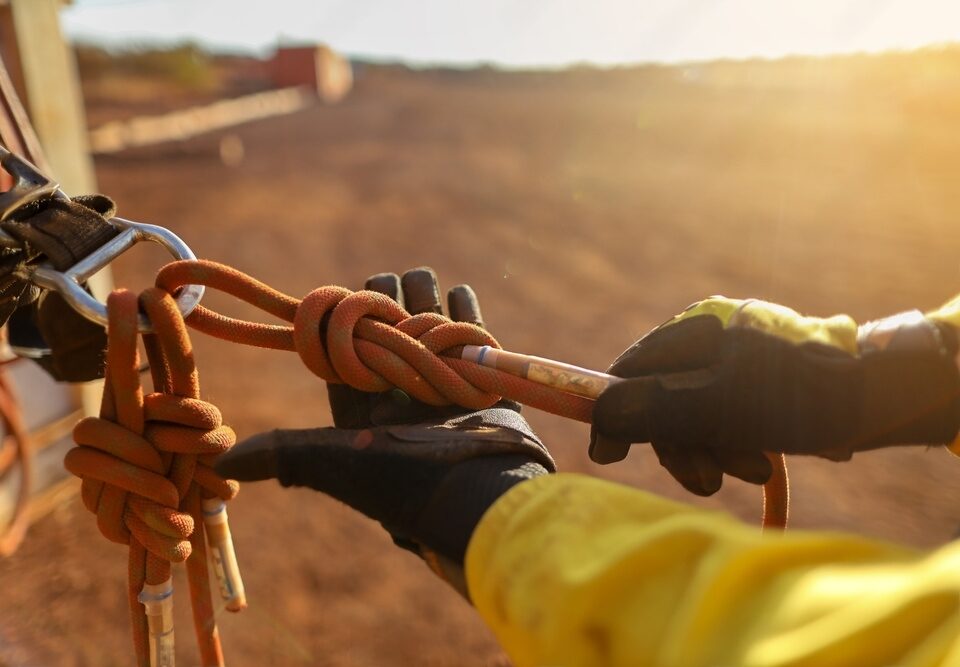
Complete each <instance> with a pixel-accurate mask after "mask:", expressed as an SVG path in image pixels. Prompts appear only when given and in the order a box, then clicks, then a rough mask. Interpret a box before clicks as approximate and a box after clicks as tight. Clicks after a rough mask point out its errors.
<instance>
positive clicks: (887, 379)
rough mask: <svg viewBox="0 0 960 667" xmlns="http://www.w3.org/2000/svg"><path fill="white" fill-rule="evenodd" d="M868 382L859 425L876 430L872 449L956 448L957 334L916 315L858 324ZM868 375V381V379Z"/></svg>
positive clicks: (959, 412) (959, 400)
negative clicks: (905, 446)
mask: <svg viewBox="0 0 960 667" xmlns="http://www.w3.org/2000/svg"><path fill="white" fill-rule="evenodd" d="M857 340H858V344H859V349H860V354H861V356H862V358H863V360H864V365H865V372H866V374H867V376H868V377H867V379H866V382H865V387H866V388H867V391H868V392H870V391H871V389H874V390H875V391H873V392H871V393H872V394H873V395H872V396H871V395H869V394H868V396H867V397H866V401H865V406H866V408H867V410H868V412H867V413H866V414H865V415H864V419H865V421H864V423H865V425H866V426H867V427H868V428H869V425H870V424H871V423H873V424H876V425H879V426H881V432H880V433H879V434H877V437H876V438H875V439H874V440H873V442H872V443H871V444H874V443H876V444H878V445H880V444H890V443H895V442H911V443H929V444H945V443H951V442H952V443H954V444H953V445H951V448H952V450H953V449H955V448H956V447H957V435H958V430H960V368H958V359H957V347H958V346H957V334H956V330H955V329H954V328H953V327H951V326H950V325H948V324H945V323H942V322H937V321H934V320H931V319H929V318H927V317H925V316H924V315H923V314H922V313H921V312H920V311H916V310H914V311H908V312H904V313H899V314H897V315H893V316H891V317H887V318H884V319H882V320H875V321H873V322H868V323H866V324H864V325H862V326H861V327H860V329H859V331H858V336H857ZM870 376H872V377H870Z"/></svg>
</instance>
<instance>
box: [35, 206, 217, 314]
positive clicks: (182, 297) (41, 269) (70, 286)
mask: <svg viewBox="0 0 960 667" xmlns="http://www.w3.org/2000/svg"><path fill="white" fill-rule="evenodd" d="M110 222H112V223H113V224H115V225H118V226H120V227H122V228H123V231H122V232H120V233H119V234H118V235H117V236H114V237H113V238H112V239H111V240H110V241H108V242H107V243H106V244H104V245H102V246H100V247H99V248H98V249H96V250H94V251H93V252H92V253H90V254H89V255H87V256H86V257H84V258H83V259H82V260H80V261H79V262H77V263H76V264H74V265H73V266H72V267H70V268H69V269H67V270H66V271H57V270H56V269H54V268H53V267H51V266H49V265H45V264H40V265H36V266H23V267H21V268H20V269H18V270H17V276H18V277H19V278H22V279H24V280H27V281H29V282H31V283H33V284H34V285H37V286H39V287H42V288H44V289H48V290H55V291H57V292H59V293H60V296H62V297H63V298H64V299H65V300H66V301H67V303H69V304H70V305H71V306H73V308H74V309H75V310H76V311H77V312H78V313H80V314H81V315H83V316H84V317H86V318H87V319H89V320H93V321H94V322H99V323H100V324H103V325H106V324H107V306H106V305H105V304H104V303H101V302H100V301H98V300H97V299H96V298H95V297H94V296H93V295H92V294H90V293H89V292H88V291H87V290H86V289H84V288H83V283H85V282H86V281H87V280H88V279H89V278H90V276H92V275H93V274H95V273H96V272H97V271H99V270H100V269H102V268H103V267H105V266H107V265H108V264H110V262H112V261H113V260H115V259H116V258H117V257H119V256H120V255H122V254H123V253H124V252H126V251H127V250H129V249H130V248H131V247H133V246H134V245H136V244H137V243H140V242H141V241H150V242H152V243H157V244H159V245H161V246H163V247H164V248H166V249H167V250H168V251H169V252H170V254H171V255H172V256H173V257H174V258H176V259H196V258H197V257H196V255H194V254H193V251H192V250H190V248H189V246H187V244H186V243H184V242H183V240H181V239H180V237H179V236H177V235H176V234H174V233H173V232H171V231H170V230H169V229H166V228H164V227H158V226H157V225H147V224H144V223H142V222H134V221H133V220H127V219H125V218H110ZM204 289H205V288H204V286H203V285H185V286H184V287H183V288H182V289H181V290H180V292H179V293H178V294H177V295H176V297H175V299H176V302H177V308H178V309H179V310H180V313H181V314H182V315H183V316H184V317H187V316H188V315H189V314H190V313H192V312H193V309H194V308H196V307H197V304H199V303H200V299H202V298H203V292H204ZM139 329H140V332H141V333H152V332H153V327H152V325H151V324H150V321H149V320H148V319H147V318H146V316H145V315H143V314H141V315H140V326H139Z"/></svg>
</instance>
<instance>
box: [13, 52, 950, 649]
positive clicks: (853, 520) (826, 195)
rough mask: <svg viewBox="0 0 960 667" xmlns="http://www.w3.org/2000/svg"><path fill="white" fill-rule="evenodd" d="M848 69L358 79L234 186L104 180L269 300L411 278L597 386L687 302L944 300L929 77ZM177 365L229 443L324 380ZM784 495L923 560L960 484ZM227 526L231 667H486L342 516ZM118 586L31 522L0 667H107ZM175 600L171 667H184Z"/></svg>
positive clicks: (187, 172) (157, 160)
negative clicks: (474, 306) (469, 305)
mask: <svg viewBox="0 0 960 667" xmlns="http://www.w3.org/2000/svg"><path fill="white" fill-rule="evenodd" d="M777 67H780V69H777ZM878 67H879V66H878ZM845 68H847V69H845ZM881 71H884V72H885V71H886V70H881ZM898 71H900V70H898ZM871 72H873V70H870V68H866V69H864V68H863V67H860V68H859V69H858V67H853V66H851V65H850V64H849V63H846V64H845V63H821V64H814V65H804V64H803V63H800V64H797V63H788V64H784V65H780V66H774V65H768V66H763V67H758V68H757V71H756V72H753V71H752V70H750V69H749V68H746V67H744V68H740V69H737V68H736V67H732V66H729V67H727V68H687V69H658V70H653V71H649V72H647V73H630V72H626V73H620V74H607V75H597V74H595V73H590V72H580V73H578V74H576V75H521V74H514V75H507V74H496V73H491V72H481V73H476V74H436V73H409V72H405V71H401V70H366V71H363V72H360V76H359V77H358V86H357V89H356V91H355V92H354V93H353V94H352V96H351V97H349V98H348V100H347V101H346V102H345V103H343V104H342V105H340V106H337V107H316V108H313V109H310V110H308V111H305V112H302V113H300V114H297V115H295V116H290V117H285V118H281V119H276V120H269V121H263V122H259V123H256V124H251V125H248V126H244V127H241V128H238V129H237V130H235V134H236V135H237V136H239V137H240V138H241V139H242V142H243V145H244V147H245V159H244V161H243V162H242V164H241V165H240V166H239V167H234V168H231V167H227V166H224V165H223V164H222V163H221V162H220V160H219V157H218V153H217V150H216V149H217V145H218V141H219V137H207V138H203V139H200V140H197V141H195V142H193V143H191V144H189V145H187V146H179V147H178V146H165V147H158V148H154V149H150V150H140V151H137V152H135V153H128V154H125V155H123V156H122V157H114V158H109V159H101V160H99V161H98V163H97V169H98V175H99V179H100V184H101V187H102V189H103V191H105V192H107V193H109V194H111V195H112V196H113V197H115V198H116V199H117V201H118V202H119V203H120V206H121V212H122V214H124V215H125V216H128V217H132V218H135V219H140V220H144V221H149V222H155V223H158V224H162V225H166V226H168V227H170V228H171V229H173V230H175V231H176V232H177V233H178V234H180V235H181V236H182V237H183V238H184V239H186V240H187V241H188V242H189V243H190V244H191V245H192V246H193V248H194V250H195V251H196V252H197V254H198V255H200V256H203V257H208V258H211V259H216V260H220V261H224V262H228V263H230V264H233V265H235V266H237V267H239V268H241V269H243V270H245V271H248V272H250V273H252V274H254V275H256V276H257V277H259V278H261V279H262V280H265V281H266V282H268V283H271V284H273V285H275V286H276V287H278V288H280V289H282V290H284V291H286V292H288V293H290V294H294V295H303V294H305V293H306V292H308V291H309V290H310V289H312V288H313V287H315V286H318V285H321V284H326V283H341V284H345V285H347V286H352V287H357V286H359V285H360V284H362V281H363V279H364V278H365V277H366V276H367V275H369V274H372V273H375V272H380V271H386V270H393V271H403V270H404V269H406V268H409V267H413V266H417V265H420V264H430V265H432V266H433V267H435V268H436V269H437V270H438V272H439V274H440V276H441V279H442V280H444V281H446V286H450V285H452V284H454V283H455V282H469V283H471V284H472V285H474V287H475V288H476V289H477V291H478V292H479V294H480V296H481V298H482V300H483V304H484V309H485V310H484V313H485V315H486V319H487V321H488V323H489V324H490V327H491V329H492V330H493V331H494V333H495V334H498V336H499V338H500V341H501V342H502V343H503V344H504V346H506V347H508V348H512V349H516V350H518V351H528V352H535V353H538V354H541V355H544V356H550V357H555V358H559V359H563V360H567V361H570V362H573V363H578V364H581V365H585V366H590V367H595V368H602V367H604V366H605V365H606V364H607V363H608V362H609V361H610V360H611V359H612V358H613V357H614V356H615V355H616V354H617V353H618V352H619V351H620V350H621V349H622V348H623V347H625V346H626V345H628V344H629V343H630V342H631V341H632V340H633V339H634V338H635V337H637V336H638V335H639V334H641V333H642V332H644V331H646V330H647V329H649V328H650V327H652V326H653V325H655V324H657V323H659V322H660V321H662V320H664V319H666V318H667V317H669V316H670V315H672V314H673V313H675V312H677V311H678V310H680V309H682V308H683V307H684V306H686V305H687V304H688V303H690V302H692V301H694V300H696V299H699V298H702V297H704V296H706V295H709V294H714V293H724V294H727V295H731V296H755V297H762V298H767V299H770V300H774V301H779V302H784V303H787V304H789V305H792V306H794V307H795V308H797V309H799V310H802V311H805V312H808V313H810V314H817V315H829V314H832V313H836V312H848V313H850V314H852V315H853V316H855V317H857V318H870V317H875V316H881V315H885V314H889V313H893V312H896V311H898V310H902V309H906V308H911V307H919V308H930V307H933V306H935V305H937V304H938V303H939V302H941V301H943V300H945V299H947V298H948V297H950V296H951V295H952V294H954V293H955V292H957V290H958V288H960V271H958V267H960V262H958V251H957V248H958V247H960V246H958V242H960V228H958V227H957V225H956V224H955V220H956V218H957V216H958V214H960V198H958V195H957V193H958V192H960V187H958V186H960V163H958V162H957V161H956V156H957V155H958V152H957V149H958V148H960V134H958V133H957V131H956V125H955V123H954V122H953V120H952V118H953V115H952V113H951V112H950V109H956V108H957V105H956V102H955V100H954V99H953V97H951V96H952V95H954V93H952V92H950V91H949V89H948V88H945V87H940V85H939V83H938V82H939V79H936V77H935V76H934V75H935V74H936V72H935V73H934V74H933V75H931V76H932V77H933V78H932V79H929V80H928V79H923V80H922V81H920V82H919V83H918V82H917V80H915V78H913V77H912V76H910V73H909V71H908V72H906V73H904V74H903V75H902V76H900V77H899V78H897V77H893V78H889V77H884V76H877V75H876V72H873V74H871ZM931 81H932V83H931ZM161 259H162V256H161V255H160V254H151V253H141V254H139V255H136V256H131V257H130V258H128V259H127V260H126V261H123V262H120V263H119V264H118V265H117V266H116V279H117V282H118V283H119V284H123V285H131V286H142V285H146V284H147V283H149V282H150V280H151V277H152V274H153V272H154V270H155V268H156V266H158V264H159V262H160V261H161ZM138 262H139V263H138ZM209 302H210V303H211V304H213V305H215V306H217V307H222V308H223V309H224V310H228V311H229V312H231V313H235V314H239V315H242V316H256V314H255V313H254V312H253V311H252V310H250V309H248V308H246V307H243V306H240V305H236V304H233V303H231V302H230V301H228V300H227V299H220V298H215V297H213V296H212V297H211V298H210V299H209ZM195 343H196V348H197V357H198V359H199V364H200V368H201V372H202V382H203V388H204V392H205V394H206V396H207V397H208V398H210V399H211V400H213V401H214V402H216V403H217V404H218V405H220V407H221V408H222V410H223V412H224V413H225V415H226V416H227V418H228V421H229V422H230V423H231V424H232V425H233V426H234V427H235V428H236V430H237V431H238V433H239V434H240V435H241V437H243V436H248V435H251V434H253V433H255V432H257V431H259V430H262V429H268V428H272V427H275V426H287V427H299V426H311V425H316V424H327V423H329V421H330V417H329V412H328V409H327V406H326V401H325V390H324V386H323V383H322V382H319V381H317V380H316V379H315V378H314V377H313V376H311V375H310V374H309V373H308V372H306V371H305V369H303V367H302V366H301V365H300V363H299V362H298V361H297V359H296V358H295V357H294V356H293V355H291V354H285V353H278V352H268V351H262V350H257V349H245V348H241V347H236V346H229V345H227V344H225V343H222V342H219V341H216V340H212V339H209V338H205V337H203V336H201V335H199V334H198V335H196V337H195ZM528 413H529V419H530V421H531V422H532V423H533V425H534V426H535V428H537V429H538V430H539V431H540V432H541V434H542V435H543V436H544V439H545V440H546V441H547V442H548V443H549V444H550V446H551V447H552V449H553V451H554V452H555V454H556V455H557V458H558V460H559V462H560V464H561V465H562V467H563V468H564V469H566V470H579V471H584V472H589V473H591V474H595V475H600V476H604V477H608V478H611V479H616V480H620V481H623V482H626V483H629V484H633V485H636V486H640V487H643V488H647V489H653V490H655V491H658V492H661V493H664V494H666V495H669V496H672V497H676V498H683V499H685V500H690V501H691V502H700V503H702V504H705V505H709V506H714V507H716V506H723V507H726V508H729V509H730V510H732V511H734V512H736V513H737V514H739V515H741V516H743V517H744V518H745V519H746V520H748V521H750V522H755V521H756V520H757V517H758V515H759V509H760V507H759V500H760V496H759V491H758V490H756V489H754V488H748V487H747V486H746V485H744V484H742V483H737V482H728V483H727V484H726V486H725V488H724V489H723V490H722V491H721V492H720V493H719V494H718V495H717V496H716V497H714V498H712V499H709V500H705V501H704V500H696V499H693V498H691V497H690V496H687V495H686V494H685V493H684V492H683V491H682V490H681V489H679V487H677V486H675V485H674V484H673V483H672V481H671V480H670V479H669V477H668V476H667V475H666V474H665V473H664V472H662V471H661V470H660V469H659V467H658V465H657V464H656V461H655V459H654V458H653V457H652V456H651V454H650V452H649V451H648V450H647V449H646V448H644V447H637V448H635V451H634V452H633V453H632V454H631V456H630V457H629V459H628V460H627V461H626V462H624V463H622V464H620V465H617V466H614V467H610V468H600V467H597V466H594V465H592V464H591V463H589V461H588V459H587V456H586V441H587V431H586V428H585V427H584V426H582V425H579V424H572V423H568V422H564V421H562V420H559V419H556V418H553V417H550V416H546V415H543V414H539V413H536V412H534V411H532V410H531V411H528ZM791 475H792V480H793V492H794V504H793V517H794V526H796V527H813V526H816V527H825V528H842V529H847V530H855V531H858V532H862V533H865V534H869V535H875V536H879V537H882V538H885V539H890V540H895V541H898V542H904V543H908V544H913V545H920V546H931V545H936V544H939V543H942V542H944V541H946V540H948V539H949V538H950V537H951V535H953V534H954V532H955V530H956V528H957V524H958V518H960V517H958V515H957V511H956V507H957V506H958V501H960V486H958V484H957V479H958V478H960V461H954V460H949V457H948V456H947V455H946V454H944V453H943V452H939V451H924V450H921V449H911V450H904V451H899V452H886V453H876V454H870V455H864V456H858V457H857V459H856V460H855V461H853V462H852V463H849V464H845V465H833V464H827V463H819V462H816V461H809V460H797V459H794V460H792V461H791ZM230 512H231V521H232V525H233V530H234V535H235V539H236V544H237V548H238V551H239V556H240V559H241V566H242V569H243V573H244V578H245V581H246V585H247V590H248V593H249V597H250V604H251V606H250V609H249V610H248V611H247V612H245V613H243V614H240V615H237V616H233V615H229V614H223V615H221V617H220V630H221V633H222V636H223V640H224V646H225V650H226V653H227V656H228V659H229V663H230V664H231V665H314V664H315V665H406V664H426V665H431V664H433V665H440V664H443V665H490V664H502V663H503V662H504V658H503V657H502V655H501V652H500V650H499V649H498V647H497V645H496V643H495V641H494V640H493V638H492V636H491V635H490V634H489V632H488V631H487V630H486V629H485V628H484V626H483V624H482V622H481V621H480V620H479V618H478V617H477V616H476V615H475V614H474V613H473V611H472V610H471V609H470V608H469V607H468V606H467V605H466V604H464V603H463V602H462V601H460V600H459V599H458V598H457V597H456V596H455V595H454V594H452V593H451V592H449V591H447V590H446V589H445V587H444V586H443V585H442V584H441V583H439V582H438V581H436V580H435V579H434V578H433V577H432V575H430V574H429V573H428V571H427V570H426V568H424V567H423V566H422V565H421V564H420V563H419V562H418V561H417V560H416V559H415V558H414V557H412V556H410V555H409V554H407V553H405V552H401V551H399V550H396V549H394V548H392V547H391V545H390V543H389V540H388V539H387V537H386V536H385V535H384V534H383V533H382V531H381V530H380V529H379V527H377V526H376V525H372V524H371V523H370V522H368V521H365V520H363V519H362V518H360V517H358V516H356V515H354V514H353V513H352V512H350V511H347V510H345V509H344V508H342V507H340V506H339V505H337V503H335V502H333V501H330V500H328V499H326V498H324V497H321V496H319V495H315V494H313V493H310V492H306V491H284V490H281V489H279V488H276V487H274V486H273V485H270V484H261V485H247V486H246V487H244V489H243V490H242V492H241V495H240V497H239V498H238V499H237V500H236V501H235V502H234V503H233V504H232V505H231V508H230ZM125 561H126V557H125V554H124V550H123V549H122V548H120V547H118V546H116V545H113V544H111V543H108V542H107V541H106V540H104V539H103V538H102V537H101V536H100V535H99V534H98V533H97V530H96V527H95V523H94V520H93V518H92V517H91V516H89V515H87V514H86V513H85V512H84V511H82V509H81V507H80V504H79V502H76V503H73V504H70V505H68V506H65V507H63V508H62V509H60V510H59V511H57V512H56V513H55V514H53V515H52V516H50V517H48V518H46V519H45V520H43V521H42V522H40V523H39V524H38V525H36V526H35V527H34V528H33V530H32V533H31V536H30V537H29V539H28V540H27V543H26V544H25V545H24V547H23V548H22V549H21V551H20V552H19V553H18V554H16V555H15V556H14V557H12V558H10V559H7V560H6V561H4V562H2V563H0V590H3V591H4V604H3V605H2V606H0V628H2V631H0V644H2V645H3V646H5V647H6V648H7V649H9V651H8V653H9V654H10V655H11V656H16V655H17V647H21V648H22V651H21V653H20V655H21V658H16V657H11V658H9V659H10V660H11V661H12V662H14V663H16V660H18V659H19V660H20V662H21V663H22V664H38V665H54V664H56V665H61V664H62V665H91V666H92V665H97V666H105V665H126V664H129V663H130V650H131V649H130V645H129V643H130V640H129V636H128V629H127V624H128V621H127V616H126V610H125V606H124V597H123V595H124V593H123V591H124V586H125V583H124V581H125ZM179 576H181V579H180V580H179V581H178V588H177V590H178V595H179V599H178V619H177V622H178V624H179V625H178V633H179V634H178V652H179V655H180V658H179V662H178V664H182V665H193V664H196V652H195V648H194V642H193V639H192V637H191V630H190V624H189V620H188V616H187V609H188V604H187V596H186V592H185V591H186V587H185V585H182V584H183V583H184V582H183V580H182V574H181V575H179ZM27 655H32V656H33V657H32V658H28V657H24V656H27Z"/></svg>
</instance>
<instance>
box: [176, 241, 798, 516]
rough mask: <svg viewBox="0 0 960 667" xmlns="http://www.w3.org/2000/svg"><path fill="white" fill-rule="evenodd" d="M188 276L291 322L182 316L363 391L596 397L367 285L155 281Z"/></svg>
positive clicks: (184, 267)
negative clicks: (490, 355) (539, 377)
mask: <svg viewBox="0 0 960 667" xmlns="http://www.w3.org/2000/svg"><path fill="white" fill-rule="evenodd" d="M188 284H199V285H205V286H207V287H211V288H214V289H218V290H221V291H224V292H226V293H228V294H231V295H232V296H234V297H236V298H238V299H240V300H242V301H245V302H247V303H249V304H251V305H254V306H256V307H258V308H260V309H262V310H264V311H266V312H267V313H270V314H271V315H273V316H275V317H277V318H279V319H281V320H284V321H286V322H288V323H290V324H291V325H292V326H291V325H273V324H262V323H258V322H249V321H245V320H239V319H234V318H231V317H227V316H225V315H222V314H220V313H217V312H214V311H212V310H209V309H207V308H205V307H203V306H198V307H197V308H196V309H195V310H194V311H193V312H192V313H191V314H190V315H189V316H188V317H187V319H186V321H187V324H189V325H190V326H191V327H193V328H195V329H197V330H199V331H202V332H204V333H207V334H209V335H211V336H215V337H217V338H221V339H223V340H228V341H232V342H237V343H242V344H245V345H253V346H257V347H265V348H271V349H276V350H290V351H295V352H296V353H297V354H298V355H300V358H301V359H302V360H303V363H304V364H305V365H306V366H307V368H308V369H310V371H311V372H313V373H314V374H316V375H318V376H319V377H321V378H323V379H324V380H326V381H327V382H332V383H346V384H349V385H351V386H353V387H355V388H357V389H361V390H363V391H371V392H376V391H384V390H387V389H390V388H392V387H398V388H400V389H402V390H403V391H405V392H407V393H408V394H410V395H411V396H414V397H415V398H417V399H419V400H421V401H423V402H424V403H428V404H430V405H437V406H440V405H449V404H458V405H461V406H463V407H465V408H470V409H483V408H487V407H490V406H491V405H493V404H494V403H496V402H497V401H498V400H499V399H500V398H501V397H505V398H509V399H512V400H515V401H518V402H520V403H523V404H525V405H529V406H531V407H534V408H537V409H540V410H543V411H545V412H550V413H552V414H556V415H560V416H563V417H567V418H570V419H575V420H577V421H581V422H585V423H590V422H591V421H592V415H593V403H594V401H592V400H590V399H587V398H583V397H580V396H574V395H572V394H567V393H565V392H562V391H559V390H557V389H554V388H552V387H546V386H543V385H540V384H537V383H534V382H531V381H529V380H526V379H524V378H520V377H516V376H514V375H510V374H508V373H505V372H503V371H500V370H497V369H493V368H488V367H486V366H479V365H477V364H474V363H471V362H468V361H463V360H461V359H460V358H459V357H460V353H461V351H462V347H463V346H464V345H490V346H492V347H496V348H500V344H499V343H498V342H497V341H496V339H495V338H493V336H491V335H490V334H489V333H488V332H486V331H485V330H483V329H481V328H480V327H477V326H475V325H473V324H468V323H465V322H452V321H450V320H449V319H448V318H446V317H444V316H442V315H438V314H434V313H424V314H420V315H410V314H409V313H408V312H406V311H405V310H404V309H403V308H401V307H400V306H399V305H398V304H397V303H396V302H395V301H394V300H393V299H391V298H390V297H388V296H386V295H384V294H380V293H379V292H372V291H366V290H364V291H359V292H351V291H350V290H348V289H345V288H343V287H331V286H328V287H321V288H319V289H316V290H314V291H312V292H311V293H310V294H308V295H307V296H306V297H305V298H304V299H303V300H302V301H299V300H297V299H295V298H293V297H291V296H288V295H286V294H283V293H282V292H279V291H277V290H275V289H273V288H272V287H270V286H269V285H266V284H264V283H262V282H260V281H258V280H256V279H254V278H252V277H250V276H248V275H246V274H244V273H242V272H240V271H238V270H236V269H234V268H232V267H229V266H225V265H222V264H218V263H216V262H210V261H206V260H184V261H179V262H172V263H170V264H167V265H166V266H164V267H163V268H162V269H161V270H160V272H159V274H158V275H157V286H158V287H160V288H162V289H163V290H165V291H167V292H169V293H171V294H175V293H176V291H177V290H178V289H180V288H181V287H183V286H185V285H188ZM769 458H770V461H771V464H772V466H773V470H774V474H773V476H772V477H771V480H770V481H769V482H768V483H767V484H766V485H765V486H764V515H763V516H764V518H763V525H764V527H774V528H777V527H779V528H782V527H784V526H785V525H786V521H787V515H788V507H789V505H788V499H789V490H788V486H787V484H788V482H787V474H786V467H785V462H784V458H783V456H782V455H770V457H769Z"/></svg>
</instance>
